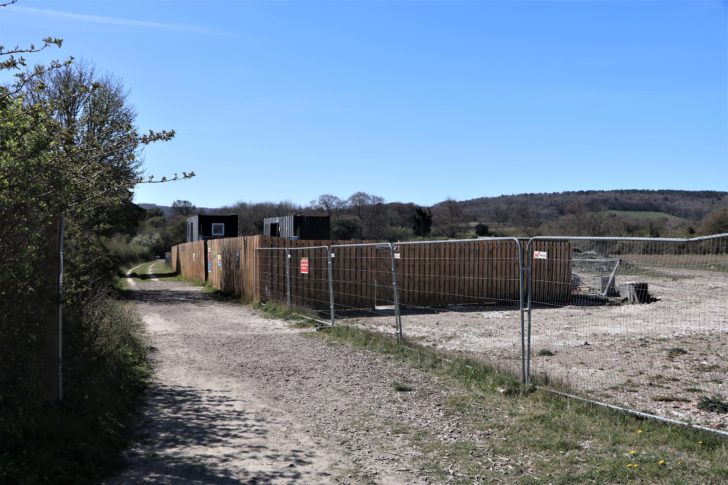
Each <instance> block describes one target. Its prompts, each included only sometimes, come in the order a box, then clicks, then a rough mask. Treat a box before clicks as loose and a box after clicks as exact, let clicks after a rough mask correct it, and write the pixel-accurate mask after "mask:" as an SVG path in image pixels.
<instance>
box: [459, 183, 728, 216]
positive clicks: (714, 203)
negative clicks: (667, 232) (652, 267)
mask: <svg viewBox="0 0 728 485" xmlns="http://www.w3.org/2000/svg"><path fill="white" fill-rule="evenodd" d="M460 206H461V207H462V209H463V212H464V214H465V216H466V217H468V218H472V219H477V220H485V221H496V222H497V221H499V220H503V219H504V218H505V219H507V218H508V215H509V214H512V213H513V211H514V210H520V211H522V212H527V213H528V216H529V217H531V218H533V219H535V220H538V221H540V222H547V221H551V220H554V219H557V218H559V217H561V216H563V215H565V214H573V213H577V212H583V211H587V212H606V211H610V212H612V213H616V214H624V213H625V212H642V213H645V214H647V213H653V217H654V213H664V214H667V215H670V216H674V217H678V218H681V219H686V220H689V221H698V220H700V219H702V218H703V217H704V216H705V215H706V214H707V213H708V212H710V211H712V210H713V209H715V208H717V207H722V206H728V192H717V191H686V190H605V191H597V190H587V191H578V192H560V193H550V194H519V195H502V196H500V197H481V198H478V199H471V200H465V201H461V202H460Z"/></svg>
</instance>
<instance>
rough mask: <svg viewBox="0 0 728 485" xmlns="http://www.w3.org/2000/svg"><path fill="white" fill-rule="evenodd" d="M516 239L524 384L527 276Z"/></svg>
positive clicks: (519, 242)
mask: <svg viewBox="0 0 728 485" xmlns="http://www.w3.org/2000/svg"><path fill="white" fill-rule="evenodd" d="M515 241H516V250H517V251H518V306H519V307H520V310H521V383H522V384H526V383H527V378H526V325H525V313H526V311H527V309H526V307H525V305H524V301H523V300H524V295H523V294H524V292H525V291H526V288H525V279H524V273H526V278H528V276H527V275H528V268H527V267H526V265H525V264H523V249H524V248H523V246H522V245H521V241H519V240H518V239H516V240H515Z"/></svg>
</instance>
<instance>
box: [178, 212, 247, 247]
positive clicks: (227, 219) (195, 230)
mask: <svg viewBox="0 0 728 485" xmlns="http://www.w3.org/2000/svg"><path fill="white" fill-rule="evenodd" d="M237 235H238V216H237V214H230V215H229V216H216V215H203V214H198V215H196V216H192V217H188V218H187V242H192V241H200V240H205V239H219V238H221V237H236V236H237Z"/></svg>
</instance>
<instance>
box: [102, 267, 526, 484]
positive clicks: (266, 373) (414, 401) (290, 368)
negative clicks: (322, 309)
mask: <svg viewBox="0 0 728 485" xmlns="http://www.w3.org/2000/svg"><path fill="white" fill-rule="evenodd" d="M133 295H134V296H135V299H136V301H137V307H138V311H139V313H140V315H141V316H142V318H143V320H144V323H145V324H146V329H147V333H148V338H149V340H150V343H151V344H152V345H153V346H154V347H155V348H156V349H157V350H156V352H155V353H154V362H155V367H156V374H155V380H154V383H153V385H152V388H151V391H150V393H149V396H148V403H147V405H146V407H145V410H144V416H143V418H142V420H141V422H140V425H139V443H138V444H137V445H135V446H134V447H133V448H132V450H130V451H129V453H128V462H129V463H128V468H127V470H126V471H124V472H123V473H122V474H121V475H119V476H117V477H115V478H113V479H112V480H110V481H109V482H108V483H113V484H121V483H140V482H142V483H143V482H148V483H211V484H218V483H220V484H222V483H251V484H252V483H275V484H278V483H424V482H426V481H427V478H426V476H425V473H424V472H423V470H422V466H423V463H428V462H429V463H430V465H431V464H432V462H433V461H432V460H431V458H432V457H429V456H426V455H423V452H422V451H421V450H422V449H421V448H417V447H415V446H413V445H412V444H411V442H410V441H408V440H407V439H406V436H411V435H412V433H417V434H419V435H426V436H430V437H432V439H434V440H436V441H438V442H441V443H445V444H447V443H453V442H454V441H457V440H460V439H466V440H468V441H469V442H473V443H476V444H477V446H478V448H481V447H482V450H481V451H482V454H483V457H484V458H483V459H484V460H486V462H487V466H485V467H484V469H483V471H484V472H485V473H487V474H488V476H487V478H486V477H475V476H473V477H469V476H467V475H463V474H461V473H460V472H459V471H458V470H457V468H456V467H455V468H453V467H450V468H447V467H448V465H447V464H446V463H444V464H443V465H442V466H443V467H445V468H446V471H445V472H444V473H445V475H447V476H449V477H450V478H458V479H459V480H466V481H467V482H475V481H484V482H493V481H503V482H511V481H513V480H515V479H517V478H516V476H517V475H514V474H517V472H516V471H515V470H516V469H518V464H517V463H515V462H514V461H513V460H509V459H506V458H502V457H496V456H489V454H488V453H489V452H488V446H487V445H488V442H489V440H492V439H497V438H495V436H496V434H495V433H494V432H493V431H492V430H488V429H483V427H480V428H479V429H477V430H476V429H474V428H473V427H472V426H469V425H466V424H464V422H463V420H462V419H461V418H460V417H458V416H457V415H456V414H452V413H448V412H446V410H445V402H446V400H447V397H448V395H450V394H452V393H453V391H452V390H450V389H448V388H447V386H445V385H443V384H442V383H439V382H437V381H435V380H434V379H433V378H431V377H429V376H427V375H425V374H423V373H421V372H418V371H415V370H413V369H411V368H409V367H406V366H404V365H402V364H398V363H395V362H392V361H388V360H385V359H382V358H380V357H377V356H376V355H374V354H370V353H367V352H363V351H359V350H355V349H351V348H348V347H345V346H341V345H336V344H328V343H326V342H324V341H321V340H319V339H317V338H311V336H307V335H305V333H306V332H311V330H298V329H293V328H291V327H290V326H288V325H287V324H286V323H284V322H281V321H277V320H271V319H266V318H264V317H262V316H261V315H259V314H258V313H256V312H255V311H254V310H252V309H251V308H249V307H245V306H242V305H239V304H235V303H227V302H221V301H216V300H214V299H213V298H211V297H210V296H209V295H205V294H203V293H202V292H201V290H200V288H197V287H190V286H187V285H184V284H181V283H173V282H159V281H148V282H143V283H139V284H138V285H137V286H136V288H135V289H134V292H133ZM394 381H399V382H405V383H408V384H409V385H411V386H412V388H413V391H412V392H406V393H403V392H396V391H395V389H394V387H393V385H392V383H393V382H394ZM404 429H406V430H409V431H407V432H403V431H402V430H404ZM514 465H515V466H514ZM430 472H432V470H430ZM432 481H433V480H432V479H431V478H430V480H429V482H430V483H432Z"/></svg>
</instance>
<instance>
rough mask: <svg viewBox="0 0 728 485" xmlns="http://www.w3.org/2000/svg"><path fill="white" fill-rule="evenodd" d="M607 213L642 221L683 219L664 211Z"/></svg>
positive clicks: (612, 211) (613, 211)
mask: <svg viewBox="0 0 728 485" xmlns="http://www.w3.org/2000/svg"><path fill="white" fill-rule="evenodd" d="M605 212H606V213H607V214H609V215H614V216H617V217H622V218H625V219H637V220H642V221H656V220H659V219H668V220H676V221H683V220H684V219H682V218H681V217H677V216H673V215H672V214H667V213H665V212H650V211H615V210H610V211H605Z"/></svg>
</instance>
